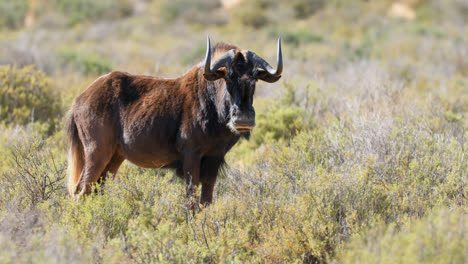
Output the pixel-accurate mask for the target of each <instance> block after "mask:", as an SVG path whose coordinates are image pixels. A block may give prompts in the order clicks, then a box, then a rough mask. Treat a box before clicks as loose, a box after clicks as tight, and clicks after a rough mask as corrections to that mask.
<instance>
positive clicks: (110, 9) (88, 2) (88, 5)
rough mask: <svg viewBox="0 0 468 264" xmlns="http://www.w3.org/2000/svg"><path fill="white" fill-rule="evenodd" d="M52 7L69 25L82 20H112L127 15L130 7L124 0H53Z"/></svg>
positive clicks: (129, 12)
mask: <svg viewBox="0 0 468 264" xmlns="http://www.w3.org/2000/svg"><path fill="white" fill-rule="evenodd" d="M53 4H54V8H55V9H56V10H58V11H59V12H60V13H62V14H63V15H64V16H65V17H66V18H67V19H68V22H69V24H70V25H74V24H76V23H79V22H84V21H99V20H113V19H117V18H122V17H126V16H129V15H130V14H131V12H132V7H131V4H130V2H129V1H126V0H100V1H94V0H53Z"/></svg>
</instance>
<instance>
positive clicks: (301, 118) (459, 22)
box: [0, 0, 468, 263]
mask: <svg viewBox="0 0 468 264" xmlns="http://www.w3.org/2000/svg"><path fill="white" fill-rule="evenodd" d="M6 2H8V1H0V10H1V8H9V7H8V6H7V7H4V6H6V4H5V3H6ZM20 2H21V1H18V3H20ZM26 2H27V1H24V3H26ZM33 2H34V1H33ZM78 2H80V3H82V4H83V5H85V6H87V8H84V9H80V11H77V9H76V7H75V6H74V4H75V3H74V2H73V1H67V0H53V1H47V3H48V4H47V5H42V6H39V7H36V8H37V9H38V10H39V11H37V12H38V14H41V12H43V13H44V14H45V13H46V11H47V12H48V13H47V14H48V15H47V16H46V15H43V16H41V15H37V18H36V23H35V24H34V25H33V26H31V27H24V26H23V25H21V24H22V22H21V21H22V20H21V19H19V18H21V17H22V16H24V15H22V13H20V12H21V10H22V9H19V8H15V9H14V10H16V11H17V12H19V13H18V14H16V13H11V14H10V16H9V18H8V19H9V20H6V18H1V19H0V26H2V31H1V33H0V63H1V64H2V65H1V66H0V103H1V105H0V117H1V120H0V153H1V154H0V156H1V160H0V262H2V263H18V262H27V263H29V262H44V263H50V262H54V263H55V262H60V263H62V262H67V263H68V262H70V263H74V262H96V263H101V262H102V263H121V262H129V263H205V262H207V263H231V262H235V263H316V262H319V263H324V262H325V263H331V262H337V263H418V262H419V263H465V262H467V261H468V253H467V250H466V248H468V219H467V212H468V211H467V201H468V200H467V199H468V162H467V157H468V141H467V140H466V139H467V137H468V130H467V128H468V117H467V115H468V77H467V76H468V39H467V36H468V26H467V23H466V19H467V16H466V11H467V10H468V6H467V5H466V4H465V3H464V2H463V1H459V0H451V1H421V4H420V5H417V6H415V8H414V10H415V13H416V19H414V20H404V19H396V18H390V17H389V16H388V15H387V10H388V8H389V6H390V2H391V1H385V0H384V1H340V0H334V1H325V2H327V3H326V4H323V2H324V1H318V0H317V1H299V0H295V1H269V0H262V1H252V3H250V2H249V1H247V2H249V3H246V4H245V5H241V6H237V7H233V8H232V9H226V8H223V7H222V6H221V5H220V4H219V3H217V1H214V0H213V1H211V0H204V1H200V2H192V1H185V0H183V1H182V0H180V1H147V2H146V6H144V7H145V8H143V9H142V10H139V9H138V10H137V8H136V7H133V6H132V3H133V2H132V1H114V2H113V1H102V2H96V3H94V2H93V1H89V0H80V1H78ZM416 2H417V1H416ZM21 3H22V2H21ZM109 5H113V6H115V7H116V8H117V10H118V12H113V13H108V12H107V11H105V10H106V8H108V6H109ZM41 8H42V9H41ZM132 8H135V10H133V11H131V10H132ZM5 10H10V9H5ZM64 10H66V12H72V13H71V15H69V16H64V15H63V14H64V12H65V11H64ZM129 10H130V11H129ZM301 10H302V11H303V10H307V12H306V15H304V12H302V11H301ZM307 14H309V15H307ZM18 17H19V18H18ZM259 18H261V19H259ZM2 19H3V20H2ZM5 21H6V22H5ZM18 21H19V22H18ZM207 35H210V36H211V38H212V41H213V42H217V41H227V42H232V43H235V44H237V45H239V46H240V47H242V48H245V49H249V50H252V51H254V52H256V53H258V54H259V55H260V56H262V57H264V58H266V59H268V61H270V62H271V63H272V64H274V62H275V56H276V53H275V52H276V46H275V44H276V43H275V41H276V39H277V37H278V36H281V37H282V38H283V52H284V59H285V61H284V62H285V69H284V73H283V77H282V79H281V81H280V82H278V83H275V84H266V83H258V86H257V90H256V96H255V102H254V106H255V109H256V113H257V120H256V123H257V126H256V128H255V129H254V131H253V133H252V136H251V138H250V140H248V141H246V140H243V141H241V142H239V143H238V144H237V145H236V146H235V147H234V148H233V150H232V151H231V152H230V153H228V155H227V157H226V160H227V164H228V166H227V167H226V168H225V169H224V170H223V171H222V173H221V175H220V177H219V180H218V183H217V186H216V189H215V198H214V203H213V204H212V205H211V206H209V207H208V208H204V209H203V210H201V211H200V212H198V213H196V214H195V215H192V213H191V211H190V210H188V209H187V208H186V205H187V201H186V198H185V187H184V185H183V183H182V181H181V180H180V179H177V178H176V177H175V176H174V174H173V173H172V172H170V171H165V170H149V169H141V168H138V167H136V166H135V165H133V164H131V163H127V162H125V163H124V164H123V166H122V167H121V169H120V171H119V173H118V175H117V177H116V178H115V179H114V180H110V181H108V182H107V183H106V185H105V186H104V187H102V188H103V193H102V194H100V195H92V196H89V197H85V198H84V199H82V200H80V201H79V202H75V201H72V200H70V199H69V197H68V196H67V194H66V191H65V184H64V181H65V180H64V179H65V174H66V170H65V168H66V165H67V161H66V158H67V144H66V142H65V133H64V131H63V130H62V129H61V127H63V119H64V115H65V113H66V111H67V109H68V108H69V107H70V105H71V103H72V101H73V99H74V98H75V97H76V96H77V95H78V94H79V93H81V92H82V91H83V90H84V89H85V88H86V87H87V85H89V84H90V83H91V82H92V81H93V80H94V79H96V78H97V77H98V76H100V75H101V74H104V73H107V72H108V71H111V70H121V71H128V72H131V73H135V74H146V75H156V76H162V77H175V76H178V75H181V74H183V73H184V72H186V71H187V70H188V69H189V68H190V67H192V66H194V65H196V64H198V63H199V62H200V61H201V60H202V59H203V57H204V52H205V48H206V47H205V45H206V43H205V41H206V36H207ZM28 65H33V66H28ZM97 188H101V186H97Z"/></svg>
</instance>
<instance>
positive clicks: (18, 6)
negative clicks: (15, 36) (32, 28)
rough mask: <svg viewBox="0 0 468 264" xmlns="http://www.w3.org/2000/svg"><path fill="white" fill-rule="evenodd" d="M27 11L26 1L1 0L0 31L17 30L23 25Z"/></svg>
mask: <svg viewBox="0 0 468 264" xmlns="http://www.w3.org/2000/svg"><path fill="white" fill-rule="evenodd" d="M27 10H28V1H27V0H15V1H10V0H1V1H0V14H2V15H1V16H0V29H2V28H8V29H17V28H19V27H22V26H23V24H24V18H25V17H26V12H27Z"/></svg>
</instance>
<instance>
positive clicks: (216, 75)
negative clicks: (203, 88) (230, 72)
mask: <svg viewBox="0 0 468 264" xmlns="http://www.w3.org/2000/svg"><path fill="white" fill-rule="evenodd" d="M226 75H227V70H226V67H223V68H221V69H218V70H216V71H214V72H210V73H206V72H205V73H203V77H205V79H207V80H208V81H216V80H218V79H221V78H224V77H226Z"/></svg>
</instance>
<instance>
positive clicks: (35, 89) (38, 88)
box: [0, 65, 62, 134]
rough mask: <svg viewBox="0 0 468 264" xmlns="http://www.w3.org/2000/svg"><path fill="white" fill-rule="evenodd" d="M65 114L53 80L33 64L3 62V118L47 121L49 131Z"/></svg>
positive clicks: (0, 73) (0, 77)
mask: <svg viewBox="0 0 468 264" xmlns="http://www.w3.org/2000/svg"><path fill="white" fill-rule="evenodd" d="M61 115H62V110H61V105H60V97H59V94H58V93H57V92H56V90H55V89H54V84H53V82H52V80H51V79H50V78H49V77H47V76H46V75H45V74H44V73H42V72H39V71H36V70H35V69H34V67H33V66H26V67H24V68H17V67H16V66H9V65H7V66H0V122H2V123H3V124H19V125H26V124H28V123H34V122H40V123H44V124H45V125H46V126H47V128H46V129H45V130H46V131H47V132H48V133H49V134H50V133H51V132H52V131H54V129H55V128H56V126H57V124H58V119H59V118H60V116H61Z"/></svg>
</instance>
